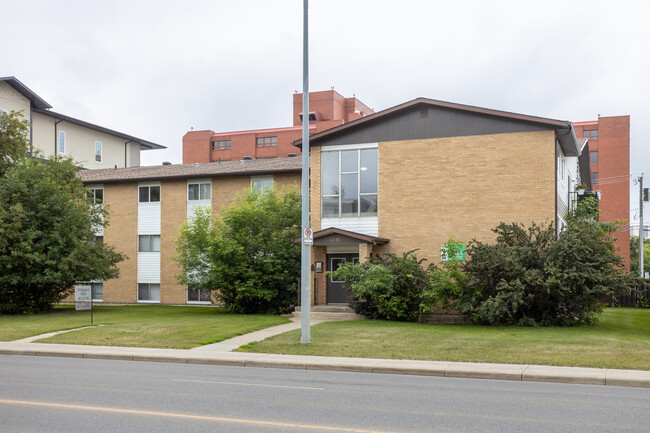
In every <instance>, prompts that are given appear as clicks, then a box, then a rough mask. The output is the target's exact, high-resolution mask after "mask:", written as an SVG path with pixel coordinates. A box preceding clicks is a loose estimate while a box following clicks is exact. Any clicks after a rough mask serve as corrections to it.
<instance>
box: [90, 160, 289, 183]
mask: <svg viewBox="0 0 650 433" xmlns="http://www.w3.org/2000/svg"><path fill="white" fill-rule="evenodd" d="M301 171H302V160H301V158H262V159H254V160H246V161H222V162H208V163H203V164H199V163H194V164H172V165H153V166H143V167H126V168H117V169H112V168H107V169H94V170H82V171H80V172H79V177H81V180H82V181H83V182H84V183H86V184H91V183H124V182H143V181H156V180H171V179H198V178H211V177H221V176H261V175H265V174H269V175H270V174H275V173H300V172H301Z"/></svg>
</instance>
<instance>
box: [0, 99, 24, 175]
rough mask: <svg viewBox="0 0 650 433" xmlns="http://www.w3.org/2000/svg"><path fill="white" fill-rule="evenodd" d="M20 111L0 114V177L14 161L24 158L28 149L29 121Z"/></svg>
mask: <svg viewBox="0 0 650 433" xmlns="http://www.w3.org/2000/svg"><path fill="white" fill-rule="evenodd" d="M21 113H22V112H16V111H10V112H9V113H4V114H0V178H2V177H3V176H4V175H5V174H6V172H7V170H8V169H9V168H10V167H11V166H12V165H13V164H15V163H16V161H20V160H22V159H24V158H25V155H27V152H28V150H29V142H28V140H27V136H28V134H29V122H28V121H26V120H24V119H23V118H22V114H21Z"/></svg>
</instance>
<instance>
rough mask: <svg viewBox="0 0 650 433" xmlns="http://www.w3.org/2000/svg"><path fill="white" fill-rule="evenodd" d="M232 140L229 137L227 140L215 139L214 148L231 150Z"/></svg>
mask: <svg viewBox="0 0 650 433" xmlns="http://www.w3.org/2000/svg"><path fill="white" fill-rule="evenodd" d="M231 146H232V142H231V140H230V138H229V139H227V140H215V141H213V142H212V150H230V148H231Z"/></svg>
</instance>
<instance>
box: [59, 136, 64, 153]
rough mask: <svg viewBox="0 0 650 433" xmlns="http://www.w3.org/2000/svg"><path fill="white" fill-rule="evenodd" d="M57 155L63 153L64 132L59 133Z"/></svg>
mask: <svg viewBox="0 0 650 433" xmlns="http://www.w3.org/2000/svg"><path fill="white" fill-rule="evenodd" d="M59 153H65V131H59Z"/></svg>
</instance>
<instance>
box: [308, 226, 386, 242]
mask: <svg viewBox="0 0 650 433" xmlns="http://www.w3.org/2000/svg"><path fill="white" fill-rule="evenodd" d="M331 234H337V235H343V236H348V237H350V238H353V239H358V240H360V241H363V242H366V243H369V244H373V245H383V244H387V243H388V242H389V239H386V238H380V237H376V236H369V235H364V234H362V233H356V232H350V231H347V230H343V229H339V228H336V227H330V228H327V229H324V230H320V231H317V232H316V233H314V239H318V238H322V237H325V236H329V235H331Z"/></svg>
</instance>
